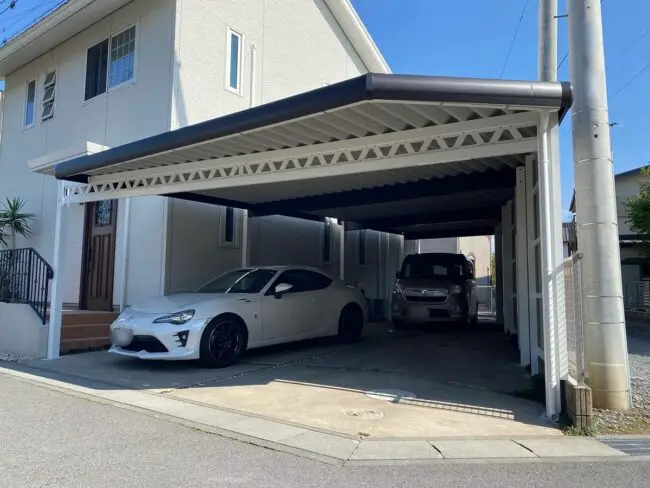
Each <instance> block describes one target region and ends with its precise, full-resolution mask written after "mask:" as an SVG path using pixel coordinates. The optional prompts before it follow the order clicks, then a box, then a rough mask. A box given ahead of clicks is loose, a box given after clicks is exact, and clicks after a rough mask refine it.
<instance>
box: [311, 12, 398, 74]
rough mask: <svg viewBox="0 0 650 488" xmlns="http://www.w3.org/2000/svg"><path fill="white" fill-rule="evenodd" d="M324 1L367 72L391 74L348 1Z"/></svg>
mask: <svg viewBox="0 0 650 488" xmlns="http://www.w3.org/2000/svg"><path fill="white" fill-rule="evenodd" d="M324 1H325V3H326V5H327V7H328V8H329V10H330V12H332V14H333V15H334V18H335V19H336V21H337V22H338V23H339V25H340V26H341V28H342V29H343V32H344V33H345V35H346V36H347V37H348V39H349V40H350V42H351V43H352V46H353V47H354V48H355V50H356V51H357V54H359V57H360V58H361V61H363V64H364V65H365V66H366V68H367V69H368V71H370V72H372V73H391V69H390V66H388V63H387V62H386V60H385V59H384V57H383V55H382V54H381V51H380V50H379V48H378V47H377V44H375V41H374V40H373V39H372V36H371V35H370V33H369V32H368V30H367V29H366V26H365V25H364V24H363V22H362V20H361V18H360V17H359V14H357V11H356V10H355V9H354V7H353V6H352V3H350V0H324Z"/></svg>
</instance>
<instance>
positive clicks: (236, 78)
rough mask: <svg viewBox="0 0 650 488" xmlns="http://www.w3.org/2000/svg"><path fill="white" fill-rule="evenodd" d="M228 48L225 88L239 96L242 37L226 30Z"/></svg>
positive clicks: (230, 30)
mask: <svg viewBox="0 0 650 488" xmlns="http://www.w3.org/2000/svg"><path fill="white" fill-rule="evenodd" d="M226 32H227V36H228V46H227V56H226V88H228V90H230V91H234V92H235V93H239V94H241V78H242V35H241V34H239V33H238V32H235V31H234V30H232V29H228V30H227V31H226Z"/></svg>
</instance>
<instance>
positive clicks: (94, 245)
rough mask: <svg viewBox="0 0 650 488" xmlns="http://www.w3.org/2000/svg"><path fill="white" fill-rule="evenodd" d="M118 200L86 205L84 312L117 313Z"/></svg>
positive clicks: (82, 304)
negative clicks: (115, 309) (115, 300)
mask: <svg viewBox="0 0 650 488" xmlns="http://www.w3.org/2000/svg"><path fill="white" fill-rule="evenodd" d="M116 227H117V200H104V201H101V202H92V203H88V204H87V205H86V221H85V228H84V236H85V237H84V252H83V254H84V256H83V259H84V261H83V266H82V273H83V275H82V280H81V294H80V296H81V303H80V308H81V309H83V310H102V311H112V310H113V271H114V268H115V234H116Z"/></svg>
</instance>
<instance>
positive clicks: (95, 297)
mask: <svg viewBox="0 0 650 488" xmlns="http://www.w3.org/2000/svg"><path fill="white" fill-rule="evenodd" d="M388 70H389V68H388V66H387V64H386V62H385V61H384V59H383V58H382V56H381V54H380V52H379V50H378V49H377V47H376V46H375V44H374V42H373V41H372V39H371V37H370V36H369V34H368V32H367V31H366V29H365V28H364V26H363V24H362V22H361V21H360V19H359V17H358V16H357V14H356V12H355V11H354V9H353V8H352V6H351V4H350V2H349V0H266V1H260V0H132V1H128V0H70V1H69V2H67V3H65V4H64V5H62V6H61V7H59V8H58V9H56V10H54V11H53V12H51V13H50V14H49V15H47V16H46V17H45V18H43V19H41V20H40V21H39V22H37V23H36V24H35V25H33V26H31V27H29V28H28V29H27V30H25V31H23V32H21V33H19V34H18V35H16V36H15V37H13V38H11V39H10V40H9V41H8V42H7V43H6V44H5V45H4V46H3V47H2V48H0V78H4V79H5V102H4V113H3V124H2V144H1V146H0V198H3V199H4V198H5V197H20V198H22V199H24V200H26V201H27V211H29V212H32V213H34V214H35V216H36V219H35V220H34V225H33V236H32V237H31V238H30V239H19V243H18V247H33V248H35V249H36V250H37V251H38V252H39V253H40V254H41V255H42V256H43V258H44V259H45V260H47V261H50V262H51V257H52V255H53V246H54V233H55V231H54V222H55V207H56V205H55V201H56V198H57V185H58V184H59V183H58V182H57V180H55V178H54V177H52V176H48V175H42V174H39V173H35V172H34V171H33V170H34V169H37V168H40V169H43V168H47V167H48V166H51V165H53V164H55V163H57V162H60V161H62V160H64V159H67V158H71V157H74V156H78V155H80V154H84V153H89V152H95V151H101V150H104V149H106V148H111V147H115V146H120V145H123V144H125V143H128V142H131V141H135V140H139V139H142V138H145V137H148V136H151V135H154V134H158V133H162V132H166V131H170V130H171V131H173V130H175V129H177V128H180V127H184V126H187V125H191V124H198V123H201V122H202V121H205V120H208V119H212V118H216V117H219V116H223V115H226V114H229V113H233V112H237V111H241V110H245V109H247V108H249V107H252V106H255V105H259V104H263V103H268V102H271V101H274V100H277V99H281V98H285V97H289V96H291V95H294V94H297V93H300V92H304V91H307V90H310V89H314V88H319V87H322V86H323V85H324V84H329V83H333V82H337V81H340V80H344V79H347V78H351V77H355V76H357V75H359V74H362V73H365V72H388ZM275 142H276V143H277V144H278V147H281V146H282V138H281V134H278V139H277V141H275ZM69 215H70V218H69V220H68V224H67V232H66V248H65V249H66V250H65V266H66V271H67V277H68V279H67V282H66V284H65V296H64V303H66V304H67V306H68V307H71V308H80V309H83V310H114V309H115V308H117V307H119V306H120V305H122V306H123V305H126V304H131V303H133V302H135V301H138V300H141V299H146V298H148V297H151V296H156V295H159V294H163V293H170V292H175V291H180V290H187V289H193V288H195V287H196V286H198V285H200V284H201V283H202V282H204V281H206V280H207V279H209V278H211V277H212V276H214V275H215V274H217V273H220V272H222V271H224V270H226V269H228V268H232V267H235V266H240V265H241V263H242V262H249V263H251V264H269V263H277V264H284V263H293V264H304V265H313V266H318V267H321V268H323V269H327V270H328V271H330V272H331V274H333V275H338V273H339V266H340V264H341V260H340V253H341V249H344V256H345V261H346V279H348V280H353V281H358V282H361V283H362V284H363V285H364V286H365V288H366V290H367V294H368V295H369V296H370V297H384V298H385V297H387V296H388V295H389V293H390V284H389V282H390V279H391V278H392V276H394V271H393V269H397V266H398V261H399V255H400V252H401V251H402V246H403V242H402V240H401V237H400V236H396V235H388V234H380V233H376V232H372V231H360V232H349V233H347V234H349V235H348V238H347V239H346V244H345V246H341V245H340V239H341V238H342V235H343V232H342V228H341V226H339V225H338V223H337V222H330V221H328V222H312V221H304V220H298V219H291V218H287V217H264V218H252V219H248V218H247V216H246V213H245V212H244V211H241V210H238V209H233V208H230V207H227V206H215V205H208V204H204V203H200V202H194V201H186V200H182V199H176V198H175V199H172V198H165V197H142V198H133V199H131V200H130V201H119V202H118V201H107V202H98V203H96V204H87V205H78V206H76V207H75V208H72V209H70V213H69ZM244 234H245V235H246V238H247V239H248V242H249V243H250V244H249V252H248V253H246V252H245V251H243V250H242V245H241V244H242V239H243V236H244ZM245 254H249V255H245ZM125 256H128V259H125ZM374 261H377V262H378V263H379V262H380V263H381V264H382V265H385V264H386V263H388V264H390V267H389V268H388V269H385V270H382V269H383V268H380V267H379V266H367V264H368V263H374ZM381 273H383V275H382V276H379V274H381Z"/></svg>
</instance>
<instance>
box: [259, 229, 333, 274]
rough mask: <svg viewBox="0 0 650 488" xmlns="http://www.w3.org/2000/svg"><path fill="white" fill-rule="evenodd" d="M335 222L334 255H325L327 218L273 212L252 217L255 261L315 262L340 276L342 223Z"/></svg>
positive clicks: (298, 263)
mask: <svg viewBox="0 0 650 488" xmlns="http://www.w3.org/2000/svg"><path fill="white" fill-rule="evenodd" d="M330 225H331V232H332V233H331V255H330V257H331V259H330V261H329V263H324V262H323V261H322V259H321V257H322V250H323V244H324V237H323V232H324V227H325V223H324V222H311V221H308V220H300V219H293V218H288V217H280V216H271V217H258V218H254V219H250V221H249V227H248V228H249V231H248V237H249V242H250V257H251V264H253V265H267V264H295V265H300V266H314V267H317V268H320V269H322V270H323V271H325V272H327V273H329V274H331V275H333V276H339V263H340V260H339V259H340V258H339V256H340V245H339V243H340V238H341V227H340V226H339V225H336V224H333V223H332V224H330Z"/></svg>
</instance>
